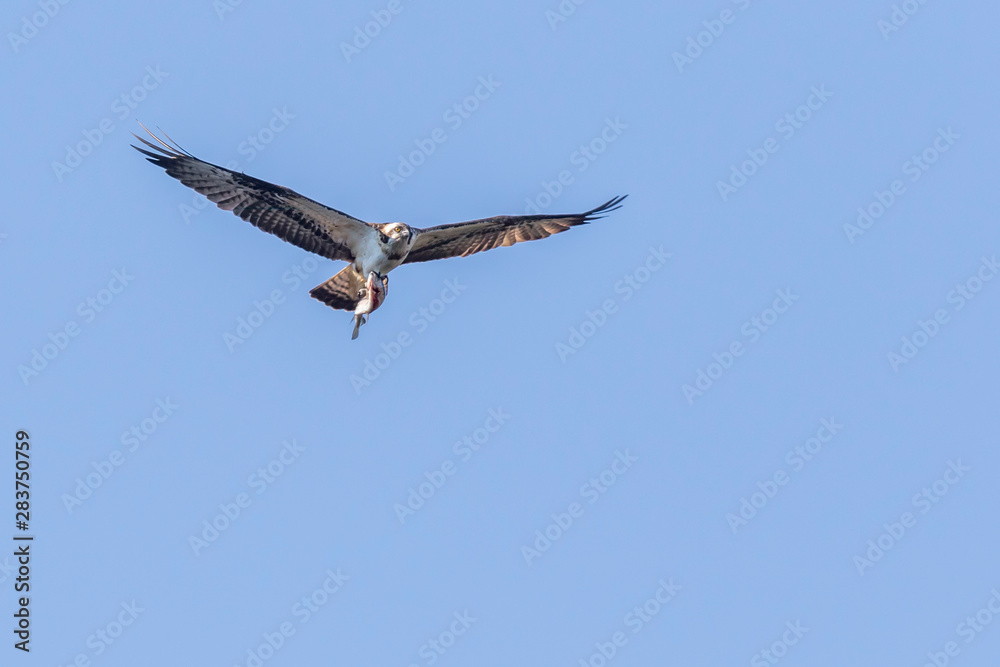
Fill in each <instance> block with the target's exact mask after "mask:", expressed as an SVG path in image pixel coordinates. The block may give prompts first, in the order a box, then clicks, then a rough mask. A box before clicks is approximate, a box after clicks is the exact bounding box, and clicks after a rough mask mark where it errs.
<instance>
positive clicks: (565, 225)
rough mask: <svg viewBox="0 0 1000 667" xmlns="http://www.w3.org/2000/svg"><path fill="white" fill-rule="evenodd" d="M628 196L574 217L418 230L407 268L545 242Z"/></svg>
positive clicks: (504, 217)
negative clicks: (541, 240)
mask: <svg viewBox="0 0 1000 667" xmlns="http://www.w3.org/2000/svg"><path fill="white" fill-rule="evenodd" d="M627 196H628V195H625V196H622V197H615V198H614V199H612V200H610V201H607V202H605V203H604V204H601V205H600V206H598V207H597V208H594V209H591V210H589V211H587V212H586V213H577V214H570V215H515V216H510V215H501V216H497V217H495V218H485V219H483V220H472V221H471V222H459V223H456V224H454V225H440V226H438V227H430V228H428V229H415V230H414V231H415V232H416V239H415V241H414V244H413V248H411V249H410V253H409V254H408V255H407V256H406V259H405V260H403V263H404V264H407V263H412V262H427V261H430V260H432V259H444V258H445V257H465V256H467V255H472V254H474V253H477V252H482V251H483V250H492V249H493V248H496V247H498V246H507V245H514V244H515V243H520V242H521V241H534V240H535V239H544V238H547V237H549V236H552V235H553V234H558V233H559V232H564V231H566V230H567V229H569V228H570V227H575V226H577V225H585V224H587V223H588V222H590V221H591V220H598V219H600V218H603V217H604V214H607V213H610V212H611V211H614V210H616V209H618V208H621V203H622V200H624V199H625V197H627Z"/></svg>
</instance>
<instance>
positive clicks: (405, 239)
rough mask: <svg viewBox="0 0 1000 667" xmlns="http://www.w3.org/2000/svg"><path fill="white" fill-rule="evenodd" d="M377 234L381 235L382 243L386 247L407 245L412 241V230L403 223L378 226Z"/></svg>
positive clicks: (388, 223)
mask: <svg viewBox="0 0 1000 667" xmlns="http://www.w3.org/2000/svg"><path fill="white" fill-rule="evenodd" d="M379 232H380V233H381V234H382V243H384V244H386V245H396V244H398V243H409V242H410V241H411V240H412V239H413V228H412V227H410V226H409V225H408V224H406V223H404V222H387V223H385V224H384V225H379Z"/></svg>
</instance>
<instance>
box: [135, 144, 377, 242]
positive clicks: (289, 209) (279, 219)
mask: <svg viewBox="0 0 1000 667" xmlns="http://www.w3.org/2000/svg"><path fill="white" fill-rule="evenodd" d="M143 129H146V128H145V127H143ZM146 131H147V132H149V130H146ZM149 135H150V136H151V137H152V138H153V139H154V140H156V142H157V143H156V144H154V143H152V142H150V141H147V140H145V139H143V138H142V137H140V136H137V135H135V134H133V135H132V136H135V138H136V139H138V140H139V141H141V142H142V143H144V144H145V145H146V146H148V147H149V148H151V149H153V150H152V151H149V150H146V149H144V148H140V147H138V146H133V148H135V149H136V150H137V151H139V152H140V153H142V154H144V155H146V156H147V158H146V159H147V160H149V161H150V162H152V163H153V164H155V165H157V166H158V167H163V169H164V170H166V172H167V174H168V175H170V176H173V177H174V178H176V179H177V180H178V181H180V182H181V183H183V184H184V185H186V186H188V187H189V188H191V189H193V190H195V191H196V192H200V193H201V194H203V195H205V196H206V197H208V199H209V200H211V201H213V202H215V204H216V205H217V206H218V207H219V208H221V209H222V210H224V211H232V212H233V213H235V214H236V215H238V216H239V217H241V218H243V219H244V220H246V221H247V222H249V223H250V224H252V225H254V226H255V227H257V228H259V229H262V230H264V231H265V232H269V233H271V234H274V235H275V236H277V237H278V238H280V239H282V240H283V241H287V242H288V243H292V244H294V245H297V246H298V247H300V248H302V249H304V250H308V251H309V252H314V253H316V254H317V255H321V256H323V257H328V258H330V259H341V260H345V261H348V262H350V261H353V260H354V256H355V252H354V249H355V248H358V247H360V246H361V243H362V242H363V241H364V239H365V238H366V237H369V236H370V237H374V236H376V235H377V234H378V232H377V231H376V230H375V229H374V228H373V227H371V226H370V225H369V224H368V223H366V222H362V221H361V220H358V219H357V218H354V217H351V216H349V215H347V214H346V213H342V212H341V211H338V210H336V209H333V208H330V207H329V206H324V205H323V204H320V203H319V202H316V201H313V200H312V199H309V198H308V197H303V196H302V195H300V194H298V193H297V192H294V191H292V190H289V189H288V188H286V187H282V186H280V185H274V184H273V183H268V182H267V181H262V180H260V179H259V178H254V177H253V176H247V175H246V174H241V173H238V172H235V171H233V170H231V169H226V168H225V167H220V166H218V165H214V164H210V163H208V162H205V161H203V160H199V159H198V158H196V157H194V156H193V155H191V154H190V153H188V152H187V151H185V150H184V149H182V148H180V147H179V146H177V145H173V146H171V145H169V144H167V143H165V142H164V141H162V140H161V139H160V138H159V137H157V136H156V135H154V134H153V133H152V132H149Z"/></svg>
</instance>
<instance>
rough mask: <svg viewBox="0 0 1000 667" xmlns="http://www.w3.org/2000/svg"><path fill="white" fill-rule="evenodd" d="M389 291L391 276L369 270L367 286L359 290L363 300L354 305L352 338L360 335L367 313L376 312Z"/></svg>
mask: <svg viewBox="0 0 1000 667" xmlns="http://www.w3.org/2000/svg"><path fill="white" fill-rule="evenodd" d="M388 293H389V277H388V276H380V275H379V274H377V273H375V272H374V271H371V272H369V274H368V280H367V281H365V286H364V287H362V288H361V290H360V291H359V295H360V296H361V300H360V301H358V305H357V306H355V307H354V333H353V334H351V340H354V339H356V338H357V337H358V329H360V328H361V325H362V324H364V323H365V322H366V321H367V320H366V319H365V315H371V314H372V313H373V312H375V311H376V310H377V309H378V307H379V306H381V305H382V303H383V302H384V301H385V296H386V294H388Z"/></svg>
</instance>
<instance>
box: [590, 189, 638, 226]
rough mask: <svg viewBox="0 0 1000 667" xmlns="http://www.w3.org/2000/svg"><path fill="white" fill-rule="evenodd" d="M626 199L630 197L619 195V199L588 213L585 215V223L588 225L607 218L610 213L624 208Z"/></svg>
mask: <svg viewBox="0 0 1000 667" xmlns="http://www.w3.org/2000/svg"><path fill="white" fill-rule="evenodd" d="M626 197H628V195H619V196H618V197H614V198H612V199H609V200H608V201H606V202H604V203H603V204H601V205H600V206H598V207H597V208H594V209H591V210H589V211H587V212H586V213H584V214H583V221H584V222H585V223H586V222H590V221H591V220H600V219H601V218H603V217H606V215H607V214H608V213H611V212H612V211H617V210H618V209H620V208H621V207H622V202H623V201H625V198H626Z"/></svg>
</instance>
